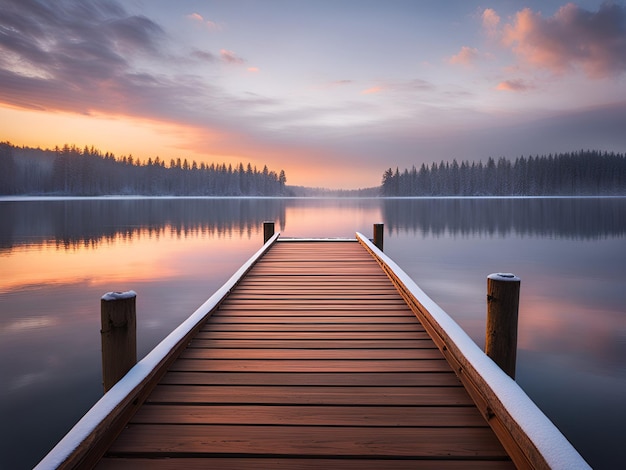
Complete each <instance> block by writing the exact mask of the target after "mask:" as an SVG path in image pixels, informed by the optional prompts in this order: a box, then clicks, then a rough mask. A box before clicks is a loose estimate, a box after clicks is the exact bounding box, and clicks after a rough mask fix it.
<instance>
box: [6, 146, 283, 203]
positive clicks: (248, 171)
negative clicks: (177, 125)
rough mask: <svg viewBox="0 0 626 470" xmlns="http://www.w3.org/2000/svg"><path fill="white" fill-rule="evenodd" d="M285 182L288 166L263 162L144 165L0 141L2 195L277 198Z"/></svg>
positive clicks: (71, 149) (174, 161)
mask: <svg viewBox="0 0 626 470" xmlns="http://www.w3.org/2000/svg"><path fill="white" fill-rule="evenodd" d="M28 152H31V153H32V152H35V153H36V154H38V155H37V156H36V157H34V158H32V157H29V159H28V161H26V158H22V157H23V155H24V154H25V153H28ZM24 168H27V169H28V171H25V170H24ZM35 170H37V171H35ZM33 175H36V176H37V177H36V179H35V178H34V177H33ZM286 181H287V177H286V175H285V172H284V171H283V170H281V171H280V174H278V173H276V172H275V171H271V170H269V169H268V168H267V166H264V168H263V170H262V171H259V170H257V168H256V167H253V166H252V165H251V164H250V163H248V165H247V167H245V166H244V164H242V163H240V164H238V165H236V166H233V165H227V164H225V163H222V164H214V163H211V164H210V165H207V164H205V163H204V162H203V163H201V164H198V163H197V162H195V161H192V162H190V161H189V160H187V159H180V158H178V159H171V160H170V164H169V166H166V164H165V161H163V160H161V159H160V158H159V157H158V156H157V157H155V158H154V159H152V158H149V159H148V160H147V161H146V162H144V163H142V162H140V160H139V159H138V158H135V157H133V156H132V155H130V156H128V157H126V156H124V157H121V158H115V156H114V155H112V154H110V153H106V154H102V153H101V152H100V151H98V150H96V149H94V148H93V147H92V148H88V147H85V149H84V150H80V149H78V148H76V147H75V146H69V145H65V146H64V147H63V148H58V147H57V148H56V149H55V150H54V151H45V150H40V149H25V148H18V147H13V146H12V145H11V144H9V143H1V144H0V194H49V193H54V194H61V195H79V196H96V195H106V194H140V195H173V196H183V195H185V196H187V195H190V196H278V195H282V194H284V192H285V182H286Z"/></svg>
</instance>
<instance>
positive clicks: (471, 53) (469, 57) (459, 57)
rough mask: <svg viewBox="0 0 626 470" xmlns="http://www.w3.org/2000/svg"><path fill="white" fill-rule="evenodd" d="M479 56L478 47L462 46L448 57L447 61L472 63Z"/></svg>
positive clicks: (456, 63)
mask: <svg viewBox="0 0 626 470" xmlns="http://www.w3.org/2000/svg"><path fill="white" fill-rule="evenodd" d="M479 57H480V52H478V49H475V48H473V47H468V46H463V47H461V50H460V51H459V52H458V54H456V55H453V56H452V57H450V58H449V59H448V63H450V64H452V65H472V64H474V62H476V60H478V59H479Z"/></svg>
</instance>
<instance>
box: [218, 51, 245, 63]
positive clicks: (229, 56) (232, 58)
mask: <svg viewBox="0 0 626 470" xmlns="http://www.w3.org/2000/svg"><path fill="white" fill-rule="evenodd" d="M220 58H221V59H222V62H225V63H227V64H243V63H244V62H245V60H244V59H242V58H241V57H239V56H238V55H237V54H235V53H234V52H233V51H228V50H226V49H222V50H220Z"/></svg>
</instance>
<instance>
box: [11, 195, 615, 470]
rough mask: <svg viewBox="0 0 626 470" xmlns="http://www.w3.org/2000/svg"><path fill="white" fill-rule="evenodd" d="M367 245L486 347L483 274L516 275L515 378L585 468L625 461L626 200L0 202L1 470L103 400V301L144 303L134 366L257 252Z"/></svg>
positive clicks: (16, 464)
mask: <svg viewBox="0 0 626 470" xmlns="http://www.w3.org/2000/svg"><path fill="white" fill-rule="evenodd" d="M265 220H274V221H275V222H276V227H277V229H279V230H280V231H281V232H282V234H283V235H284V236H290V237H351V236H353V235H354V232H355V231H361V232H362V233H364V234H366V235H368V236H371V231H372V224H373V223H375V222H384V223H385V252H386V253H387V254H388V255H389V256H391V257H392V258H393V259H394V260H395V261H396V262H397V263H398V264H399V265H400V266H401V267H402V268H403V269H404V270H405V271H407V272H408V273H409V275H411V277H412V278H413V279H414V280H415V281H416V282H417V284H418V285H420V287H422V289H424V290H425V291H426V293H427V294H429V295H430V296H431V297H432V298H433V299H434V300H435V301H437V302H438V303H439V304H440V305H441V306H442V307H443V308H444V309H445V310H446V311H447V312H448V313H449V314H450V315H451V316H452V317H453V318H454V319H455V320H456V321H457V322H458V323H459V324H460V325H461V326H462V327H463V328H464V329H465V330H466V331H467V332H468V334H469V335H470V336H471V337H472V338H473V339H474V341H476V343H477V344H478V345H479V346H481V347H482V345H483V344H484V324H485V312H486V301H485V296H486V277H487V275H488V274H490V273H492V272H498V271H500V272H501V271H507V272H513V273H515V274H516V275H518V276H519V277H521V279H522V291H521V304H520V325H519V344H518V349H519V350H518V364H517V381H518V383H519V384H520V385H521V386H522V388H524V390H526V392H527V393H528V394H529V395H530V396H531V398H532V399H533V400H534V401H535V402H536V403H537V404H538V405H539V407H540V408H541V409H543V410H544V412H545V413H546V414H547V415H548V416H549V417H550V418H551V419H552V420H553V421H554V422H555V424H557V426H558V427H559V428H560V429H561V431H562V432H563V433H564V434H565V435H566V436H567V437H568V439H570V441H571V442H572V443H573V444H574V445H575V447H576V448H577V449H578V450H579V451H580V452H581V453H582V454H583V456H584V457H585V458H586V459H587V460H588V462H589V463H590V464H591V465H592V466H594V467H595V468H614V467H616V466H618V465H620V464H621V463H623V462H624V461H626V449H625V447H624V445H623V439H624V436H625V435H626V425H625V424H624V423H626V404H625V402H624V397H626V307H625V306H626V243H625V242H626V199H480V200H477V199H467V200H456V199H437V200H402V199H400V200H378V199H365V200H298V199H289V200H273V199H265V200H262V199H253V200H251V199H201V200H198V199H175V200H174V199H152V200H145V199H126V200H111V199H108V200H59V201H33V200H31V201H14V202H11V201H2V200H0V417H1V418H0V446H1V448H0V468H2V469H4V468H7V469H20V468H30V467H32V466H33V465H34V464H35V463H36V462H38V461H39V460H40V459H41V457H43V455H45V453H46V452H47V451H48V450H49V449H50V448H51V447H52V446H53V445H54V444H55V443H56V442H57V441H58V440H59V439H60V438H61V437H62V436H63V435H64V434H65V433H66V432H67V431H68V430H69V429H70V428H71V427H72V425H73V424H74V423H75V422H76V421H77V420H78V419H79V418H80V417H81V416H82V415H83V414H84V413H85V412H86V411H87V410H88V409H89V408H90V406H91V405H92V404H93V403H94V402H95V401H97V399H98V398H99V397H100V396H101V378H100V374H101V370H100V367H101V366H100V332H99V329H100V324H99V321H100V320H99V315H100V297H101V296H102V294H104V293H105V292H108V291H113V290H129V289H133V290H135V291H136V292H137V293H138V298H137V310H138V349H139V351H138V355H139V357H143V356H144V355H145V354H146V353H147V352H148V351H150V350H151V349H152V348H153V347H154V346H155V345H156V344H157V343H158V342H159V341H160V340H161V339H163V338H164V337H165V336H166V335H167V334H168V333H169V332H170V331H171V330H172V329H174V327H176V326H177V325H178V324H179V323H180V322H181V321H182V320H183V319H185V318H186V317H187V316H188V315H189V314H190V313H192V312H193V311H194V310H195V309H196V308H197V307H198V306H199V305H200V304H202V303H203V302H204V301H205V300H206V299H207V298H208V297H209V296H210V295H211V294H212V293H213V292H214V291H215V290H216V289H217V288H218V287H219V286H221V285H222V283H223V282H224V281H226V280H227V279H228V278H229V277H230V276H231V275H232V274H233V273H234V272H235V271H236V270H237V268H238V267H239V266H240V265H241V264H242V263H243V262H244V261H245V260H246V259H248V258H249V257H250V256H251V255H252V254H253V253H254V252H255V251H256V250H257V249H258V248H259V247H260V246H261V244H262V236H263V235H262V223H263V221H265Z"/></svg>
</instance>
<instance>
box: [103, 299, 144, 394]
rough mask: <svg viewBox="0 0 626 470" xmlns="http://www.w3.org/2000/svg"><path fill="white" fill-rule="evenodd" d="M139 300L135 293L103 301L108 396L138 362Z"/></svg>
mask: <svg viewBox="0 0 626 470" xmlns="http://www.w3.org/2000/svg"><path fill="white" fill-rule="evenodd" d="M136 298H137V294H136V293H135V292H134V291H132V290H131V291H128V292H109V293H107V294H104V295H103V296H102V299H100V320H101V324H102V330H101V331H100V334H101V339H102V383H103V385H104V393H106V392H107V391H109V390H110V389H111V387H113V385H115V384H116V383H117V382H118V381H119V380H120V379H121V378H122V377H124V375H125V374H126V372H128V371H129V370H130V369H131V368H132V367H133V366H134V365H135V364H136V363H137V319H136V316H137V315H136V307H135V299H136Z"/></svg>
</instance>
